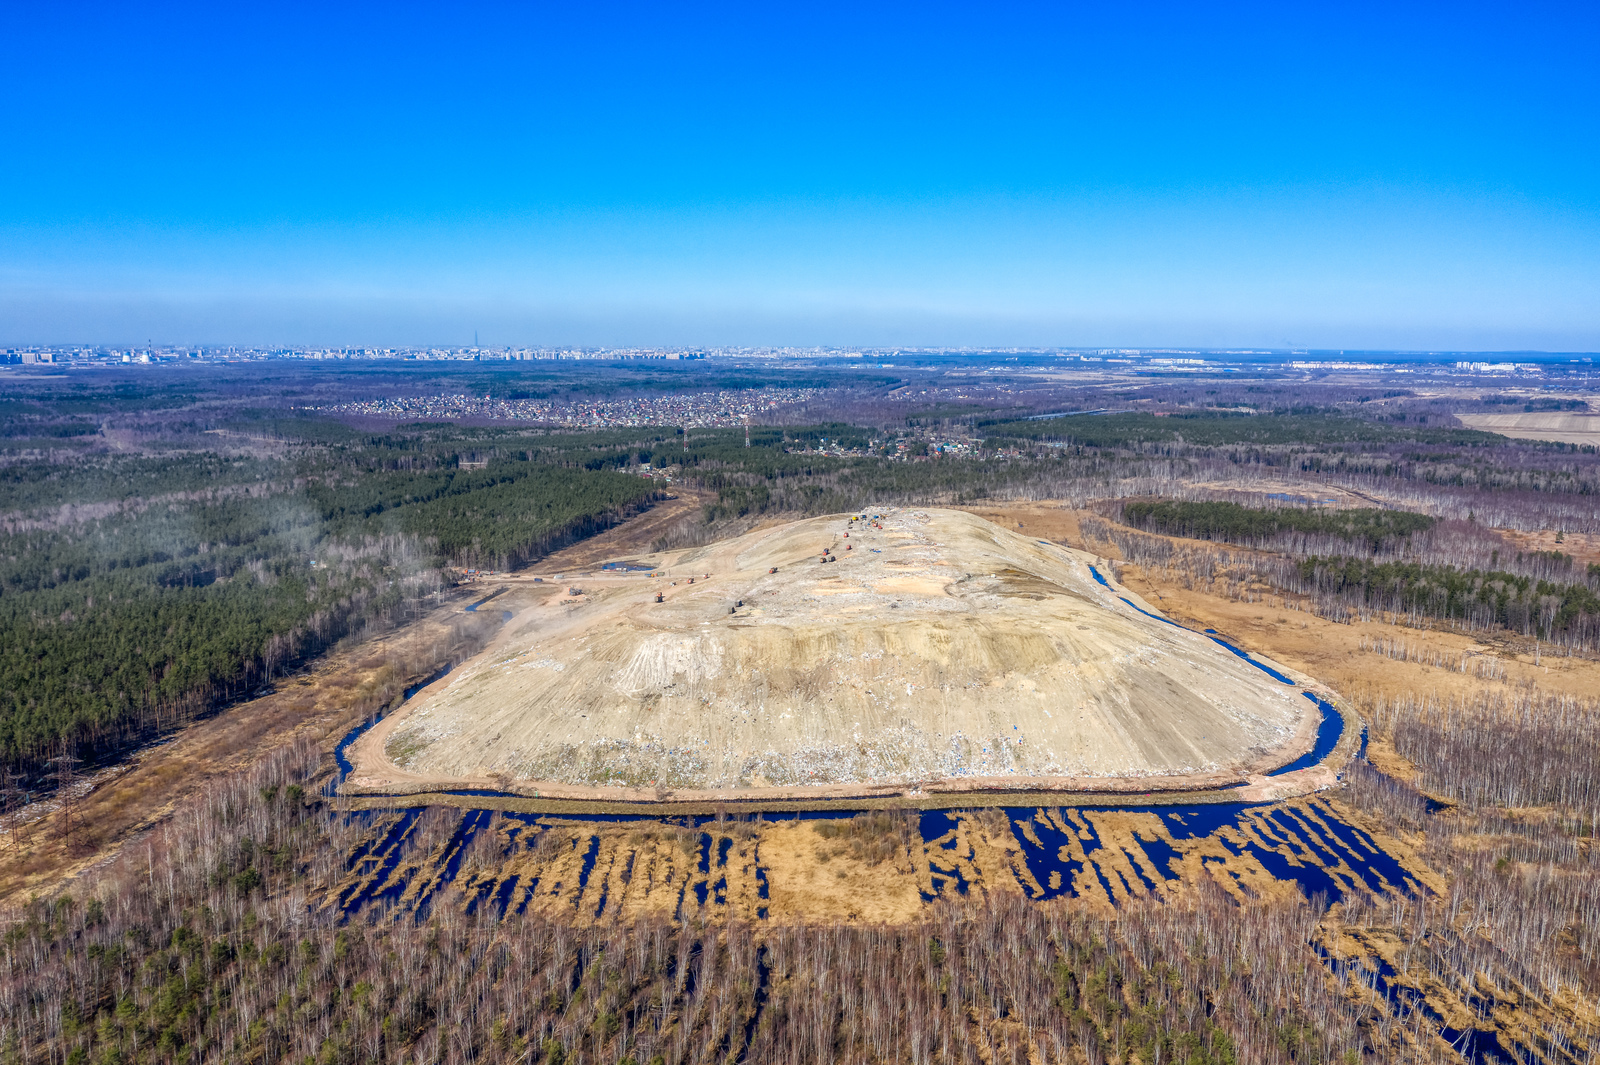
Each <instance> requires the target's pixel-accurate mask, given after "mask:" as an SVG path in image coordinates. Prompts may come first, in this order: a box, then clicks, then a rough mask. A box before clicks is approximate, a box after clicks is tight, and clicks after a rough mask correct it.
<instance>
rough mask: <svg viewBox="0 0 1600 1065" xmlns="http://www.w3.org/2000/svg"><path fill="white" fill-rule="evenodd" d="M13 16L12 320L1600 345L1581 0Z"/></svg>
mask: <svg viewBox="0 0 1600 1065" xmlns="http://www.w3.org/2000/svg"><path fill="white" fill-rule="evenodd" d="M0 27H3V28H4V29H5V32H6V36H7V38H8V40H9V42H10V44H11V47H10V49H9V50H8V58H9V59H10V60H11V79H10V80H11V84H10V91H9V93H8V97H9V99H8V102H7V105H6V106H5V108H4V110H3V112H0V116H3V117H0V122H3V126H0V128H3V129H4V133H5V138H6V143H7V144H8V147H9V149H10V155H11V159H12V165H10V166H8V167H6V168H5V169H4V171H3V172H0V341H3V342H5V343H8V344H71V343H80V344H92V343H111V344H127V343H144V342H146V341H147V340H148V341H153V342H154V343H156V344H239V345H251V344H257V345H259V344H284V345H296V344H302V345H304V344H318V345H339V346H424V345H452V346H459V345H464V344H468V343H470V342H471V338H472V336H473V334H474V331H476V332H477V334H478V336H479V337H480V340H481V342H482V344H484V345H493V346H505V345H512V346H539V345H585V346H595V345H607V346H618V345H640V346H668V345H706V346H754V345H774V346H785V345H795V346H811V345H849V346H854V345H860V346H896V345H907V346H952V347H954V346H1100V347H1272V348H1317V349H1328V350H1337V349H1357V350H1389V349H1408V350H1416V349H1423V350H1453V351H1512V350H1543V351H1587V350H1595V349H1600V239H1597V238H1600V176H1597V175H1600V167H1597V166H1596V165H1595V164H1596V162H1597V159H1596V156H1597V154H1600V153H1597V148H1596V146H1597V145H1600V136H1597V135H1600V108H1597V106H1596V104H1597V103H1600V99H1597V96H1600V93H1597V92H1596V89H1597V87H1600V62H1596V59H1597V55H1596V53H1597V51H1600V48H1597V47H1596V45H1597V33H1596V29H1597V20H1596V17H1595V14H1594V12H1593V10H1592V9H1589V8H1583V7H1578V6H1572V7H1561V6H1555V7H1549V8H1544V9H1540V10H1538V11H1524V10H1517V11H1511V10H1506V11H1501V12H1495V11H1482V10H1466V9H1462V10H1451V11H1450V12H1448V13H1447V14H1446V13H1436V12H1435V11H1434V10H1433V9H1428V8H1416V9H1410V10H1400V11H1396V10H1394V9H1391V8H1389V7H1383V8H1379V7H1376V6H1373V7H1369V8H1351V7H1340V8H1337V9H1331V8H1330V9H1328V10H1326V11H1286V10H1283V9H1280V8H1277V7H1269V6H1262V7H1259V8H1248V7H1236V8H1232V9H1230V10H1227V11H1224V12H1213V11H1200V10H1196V9H1190V8H1187V7H1183V6H1176V5H1175V6H1171V7H1144V8H1139V9H1128V10H1117V11H1107V10H1103V9H1099V8H1071V7H1061V8H1058V7H1051V8H1042V7H1041V8H1028V7H1021V8H1012V9H1007V10H1006V11H1005V12H989V13H976V12H972V11H968V10H965V9H959V8H927V7H917V8H903V9H878V10H875V11H872V12H862V11H858V10H855V9H851V8H844V7H836V8H814V9H807V10H806V11H804V12H792V13H791V12H752V11H749V10H746V9H741V8H733V7H728V8H710V7H702V8H697V9H694V10H693V11H687V12H685V11H673V12H666V11H661V10H658V9H651V8H644V7H641V8H637V9H631V10H628V9H608V10H607V11H605V12H574V11H571V10H567V9H564V8H557V7H547V8H515V9H513V8H505V9H500V8H495V7H480V8H475V9H472V10H470V11H463V12H459V13H457V14H456V15H454V16H451V17H449V18H448V19H446V18H444V17H442V16H439V15H437V14H436V13H434V12H432V11H431V10H430V9H427V8H403V7H400V8H396V7H385V8H382V9H379V8H375V7H374V8H362V7H346V8H343V9H340V10H338V11H332V12H328V11H323V10H322V9H320V8H315V9H314V8H310V7H300V8H295V7H277V6H274V7H273V8H271V9H266V8H262V9H241V10H237V11H234V10H230V11H218V10H215V9H212V8H209V7H207V8H202V7H199V6H194V7H192V8H184V7H180V6H177V5H168V6H165V7H163V8H162V9H160V10H159V11H156V12H132V11H101V10H98V9H95V10H93V11H92V13H91V12H90V11H89V9H80V8H75V7H73V6H70V5H65V6H61V7H52V8H39V9H33V10H21V9H14V10H11V11H9V12H7V13H6V14H5V15H3V16H0Z"/></svg>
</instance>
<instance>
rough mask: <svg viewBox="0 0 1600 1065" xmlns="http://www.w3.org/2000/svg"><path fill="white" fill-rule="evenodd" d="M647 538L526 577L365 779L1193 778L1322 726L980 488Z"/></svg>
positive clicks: (1220, 772)
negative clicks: (563, 569)
mask: <svg viewBox="0 0 1600 1065" xmlns="http://www.w3.org/2000/svg"><path fill="white" fill-rule="evenodd" d="M627 561H628V562H629V563H630V565H631V566H648V567H651V568H650V569H649V570H648V571H643V570H639V571H635V570H631V569H623V570H613V571H610V572H609V573H607V574H606V575H605V576H603V577H601V576H592V577H590V578H588V579H587V580H586V581H585V583H584V586H583V587H582V588H578V587H568V586H567V585H566V582H562V583H561V584H559V585H556V586H554V587H552V586H551V584H550V583H544V584H542V585H535V584H532V583H528V581H529V580H530V578H524V583H522V584H520V585H519V586H518V587H517V588H516V589H515V590H513V591H512V592H510V593H508V594H506V595H504V596H502V597H501V598H500V600H498V601H497V603H496V607H497V608H498V607H506V608H508V609H511V611H512V616H511V619H510V620H509V621H508V622H507V623H506V625H505V628H504V629H503V630H502V632H501V634H500V636H499V637H498V638H497V639H496V641H495V642H494V643H493V644H492V645H491V646H490V647H489V648H488V649H487V650H485V651H484V652H483V653H481V654H479V655H477V656H476V657H475V658H473V659H472V660H471V661H469V662H467V663H465V664H464V665H463V666H461V667H459V668H457V669H456V670H455V671H453V672H452V673H451V674H450V675H449V676H448V677H447V678H446V679H444V680H442V681H440V682H439V683H437V684H435V685H434V686H433V687H432V688H430V689H428V690H427V691H425V692H423V693H422V694H421V695H419V696H418V697H417V698H414V699H413V700H412V701H411V702H410V703H408V704H407V705H406V706H405V707H404V708H402V709H401V710H400V711H399V712H397V713H396V714H394V715H392V716H391V717H390V718H389V719H387V720H386V721H384V722H382V723H381V724H380V725H379V726H378V727H376V728H374V729H373V730H371V732H370V733H368V734H367V735H365V736H363V737H362V739H361V741H360V742H358V743H357V744H355V745H354V746H353V749H352V760H353V762H354V771H353V772H352V773H351V774H350V776H349V778H348V779H347V780H346V782H345V789H346V790H347V791H350V792H362V791H366V792H374V791H407V790H409V791H417V790H422V789H425V788H438V787H443V786H451V787H488V788H497V789H501V790H506V791H511V792H516V793H521V794H528V795H535V794H536V795H541V796H549V797H561V796H565V797H575V798H615V799H651V798H657V799H665V798H669V797H670V798H675V799H683V798H686V797H700V796H727V797H735V798H736V797H757V796H771V797H777V796H789V795H796V796H818V795H837V794H872V793H874V792H875V791H878V790H883V789H899V790H901V791H905V790H907V789H910V790H923V791H929V790H963V789H974V788H997V787H1006V788H1051V787H1054V788H1088V789H1108V790H1130V789H1134V788H1166V789H1171V788H1189V787H1208V786H1221V785H1225V784H1230V783H1233V782H1236V781H1239V780H1240V779H1242V778H1243V777H1244V776H1245V775H1247V774H1251V773H1259V772H1262V771H1265V770H1267V769H1270V768H1274V767H1276V766H1280V765H1282V764H1283V763H1285V762H1287V761H1288V760H1290V759H1292V758H1293V757H1295V756H1296V755H1297V754H1300V753H1303V752H1304V751H1306V750H1309V749H1310V747H1311V743H1312V737H1313V732H1314V729H1315V724H1316V720H1317V715H1316V712H1315V708H1314V707H1313V706H1312V705H1311V703H1310V701H1309V700H1307V699H1304V698H1302V697H1301V695H1300V689H1299V687H1298V686H1296V685H1292V684H1285V683H1283V682H1282V681H1280V680H1277V679H1274V677H1272V676H1270V675H1269V674H1268V673H1267V672H1266V671H1263V670H1262V669H1259V668H1257V667H1256V666H1254V665H1252V664H1251V663H1250V662H1247V661H1245V660H1244V659H1242V658H1240V657H1239V656H1237V655H1235V654H1233V653H1231V652H1230V651H1229V650H1228V649H1226V648H1224V647H1221V646H1219V645H1218V644H1217V643H1215V642H1214V641H1212V640H1210V639H1208V638H1207V637H1206V636H1204V635H1203V634H1200V633H1195V632H1191V631H1189V630H1187V629H1184V628H1181V627H1179V626H1176V625H1173V624H1171V623H1169V622H1167V621H1165V620H1163V619H1161V618H1160V617H1157V616H1155V612H1154V611H1151V610H1150V608H1149V606H1148V604H1145V603H1143V602H1142V601H1141V600H1139V599H1138V597H1137V596H1134V595H1132V593H1130V592H1128V591H1127V590H1126V589H1122V588H1120V587H1117V588H1113V587H1112V586H1111V585H1108V584H1106V583H1102V582H1103V581H1107V580H1110V579H1111V576H1110V574H1109V573H1108V572H1107V570H1106V567H1105V566H1104V565H1103V564H1101V565H1099V566H1098V567H1096V560H1095V559H1094V557H1093V556H1091V555H1088V554H1086V553H1084V552H1081V551H1075V550H1072V549H1069V548H1065V547H1062V546H1060V545H1056V544H1050V543H1045V542H1042V541H1039V540H1036V539H1034V538H1031V537H1028V536H1026V535H1023V534H1021V533H1018V532H1014V531H1011V530H1008V529H1003V528H1000V527H999V526H997V525H995V524H993V523H991V522H988V521H985V520H984V519H982V518H979V517H976V516H974V515H971V514H967V513H964V512H961V511H951V510H939V509H911V510H905V509H893V510H882V509H880V510H876V511H868V512H865V513H862V514H855V515H844V516H830V517H823V518H813V519H809V520H805V521H797V522H793V523H790V524H786V525H782V526H779V527H777V528H771V529H765V530H760V531H756V532H751V533H747V534H745V535H743V536H739V537H737V538H734V539H731V540H728V541H724V542H722V543H718V544H713V545H711V546H709V547H702V548H695V549H692V550H685V551H675V552H664V553H658V554H654V555H651V554H642V555H631V556H629V558H628V559H627ZM530 593H532V594H531V595H530Z"/></svg>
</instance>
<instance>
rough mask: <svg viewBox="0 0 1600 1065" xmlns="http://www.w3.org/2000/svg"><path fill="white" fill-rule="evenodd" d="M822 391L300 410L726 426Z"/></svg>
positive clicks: (464, 398) (413, 401) (419, 399)
mask: <svg viewBox="0 0 1600 1065" xmlns="http://www.w3.org/2000/svg"><path fill="white" fill-rule="evenodd" d="M821 393H822V389H820V388H750V389H740V390H737V391H726V390H725V391H718V392H689V393H678V394H675V395H668V396H651V397H629V398H626V399H604V400H602V399H596V400H587V401H583V402H567V403H560V402H555V401H552V400H537V399H495V398H494V397H493V396H492V395H485V396H471V395H467V394H465V393H460V394H456V395H438V396H412V397H402V398H385V399H369V400H354V401H351V402H347V403H334V404H328V405H325V406H317V407H307V408H304V409H306V410H310V411H318V412H321V413H324V414H358V415H364V416H367V417H378V418H484V419H492V420H506V421H527V422H540V423H545V424H550V425H564V426H579V427H585V428H609V427H614V426H634V425H676V426H684V427H688V428H713V427H718V428H726V427H728V426H733V425H743V424H746V423H747V422H749V421H751V420H755V421H758V422H759V420H760V418H761V417H762V416H763V415H767V414H770V413H771V412H773V411H775V410H778V409H780V408H782V407H787V406H794V405H796V404H800V403H805V402H806V401H808V400H810V399H813V398H815V397H816V396H818V395H820V394H821Z"/></svg>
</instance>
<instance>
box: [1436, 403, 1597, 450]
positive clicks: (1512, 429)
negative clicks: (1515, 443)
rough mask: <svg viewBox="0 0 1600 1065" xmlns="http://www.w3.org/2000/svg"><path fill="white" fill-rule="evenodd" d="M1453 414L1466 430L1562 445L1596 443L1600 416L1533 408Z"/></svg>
mask: <svg viewBox="0 0 1600 1065" xmlns="http://www.w3.org/2000/svg"><path fill="white" fill-rule="evenodd" d="M1456 417H1457V418H1458V419H1460V421H1461V424H1463V425H1465V426H1467V427H1468V428H1469V429H1482V430H1484V431H1485V432H1490V433H1499V434H1500V435H1501V436H1509V437H1512V438H1514V439H1517V440H1556V441H1560V442H1561V443H1563V444H1587V445H1588V446H1590V447H1597V446H1600V415H1595V414H1567V413H1560V412H1555V411H1533V412H1519V413H1516V414H1458V415H1456Z"/></svg>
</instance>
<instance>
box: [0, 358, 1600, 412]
mask: <svg viewBox="0 0 1600 1065" xmlns="http://www.w3.org/2000/svg"><path fill="white" fill-rule="evenodd" d="M1351 354H1354V355H1359V356H1360V357H1359V358H1351V357H1347V355H1346V353H1345V352H1342V351H1340V352H1320V351H1319V352H1312V351H1299V350H1268V349H1227V350H1178V349H1169V348H1095V349H1090V348H1071V349H1068V348H904V347H901V348H888V349H873V348H829V347H755V348H733V347H695V348H607V347H584V348H578V347H574V348H528V347H479V346H474V347H459V348H452V347H427V348H372V347H279V346H266V347H219V346H186V345H176V346H173V345H156V344H147V345H143V346H139V345H134V346H85V345H57V346H18V347H10V348H6V349H4V351H0V366H4V365H13V366H15V365H65V366H79V367H87V366H116V365H128V366H135V365H142V366H149V365H185V364H198V363H238V362H256V361H264V360H273V359H292V360H303V361H318V360H335V361H337V360H371V361H389V362H393V361H407V362H429V361H436V362H490V363H493V362H527V361H546V360H548V361H562V360H566V361H579V360H586V361H598V362H627V361H660V362H685V361H690V360H701V359H743V360H750V359H773V360H790V361H800V362H804V361H819V360H820V361H828V362H837V361H841V360H848V361H850V362H853V363H856V364H857V365H862V366H871V367H876V368H879V369H892V368H897V367H899V368H907V369H909V368H911V367H912V366H915V365H926V364H927V361H928V360H937V359H948V358H961V357H975V356H982V357H985V358H988V359H999V360H1003V361H1028V362H1036V361H1040V360H1042V361H1045V362H1047V363H1054V364H1056V365H1060V366H1063V367H1065V366H1072V365H1077V366H1083V367H1092V366H1102V367H1104V368H1105V369H1107V370H1128V369H1135V370H1137V369H1143V370H1148V371H1155V372H1163V373H1184V372H1191V373H1206V372H1209V373H1215V372H1218V371H1227V370H1229V369H1232V368H1243V367H1250V368H1254V369H1260V368H1263V367H1267V366H1275V367H1277V368H1280V369H1284V370H1299V371H1304V372H1309V373H1329V372H1333V373H1337V372H1364V371H1374V370H1384V371H1390V372H1399V373H1404V372H1407V371H1426V372H1429V373H1441V372H1442V373H1451V374H1467V375H1473V376H1509V375H1525V374H1534V375H1537V374H1542V373H1545V372H1548V371H1550V370H1552V369H1558V368H1559V369H1565V370H1569V371H1570V370H1573V369H1587V368H1588V367H1589V366H1592V365H1593V363H1594V361H1595V358H1596V356H1595V355H1594V354H1593V353H1587V352H1515V353H1506V357H1499V358H1487V357H1485V355H1484V354H1483V353H1481V352H1422V351H1394V352H1359V353H1351ZM1513 356H1514V357H1513ZM507 416H508V417H513V416H514V417H520V416H521V415H507Z"/></svg>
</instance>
